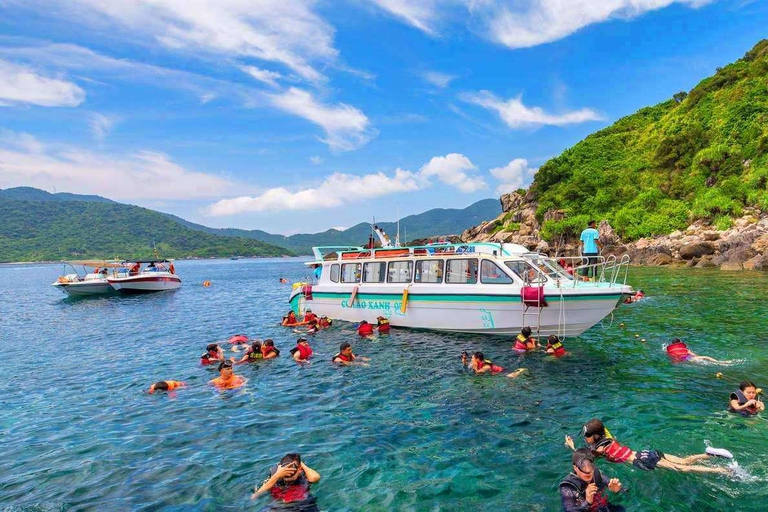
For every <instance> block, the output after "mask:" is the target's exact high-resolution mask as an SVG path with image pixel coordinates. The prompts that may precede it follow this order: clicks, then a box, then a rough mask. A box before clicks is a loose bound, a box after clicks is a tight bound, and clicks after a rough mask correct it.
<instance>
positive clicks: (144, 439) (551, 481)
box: [0, 260, 768, 511]
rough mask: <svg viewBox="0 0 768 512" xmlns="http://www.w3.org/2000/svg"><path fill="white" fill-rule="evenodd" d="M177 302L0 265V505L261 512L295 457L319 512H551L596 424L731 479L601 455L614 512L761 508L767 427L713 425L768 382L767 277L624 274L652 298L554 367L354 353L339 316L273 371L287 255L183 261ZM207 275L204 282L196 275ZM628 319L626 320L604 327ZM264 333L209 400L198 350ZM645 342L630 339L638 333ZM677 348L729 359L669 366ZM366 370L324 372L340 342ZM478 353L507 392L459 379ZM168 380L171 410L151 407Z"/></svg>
mask: <svg viewBox="0 0 768 512" xmlns="http://www.w3.org/2000/svg"><path fill="white" fill-rule="evenodd" d="M177 271H178V272H179V274H180V275H181V276H182V279H184V286H183V287H182V288H181V289H180V290H178V291H176V292H172V293H168V294H156V295H149V296H131V297H112V298H97V299H78V300H73V299H66V298H63V296H62V295H61V293H60V292H58V291H57V290H54V289H53V288H52V287H51V286H50V283H51V282H53V281H54V280H55V278H56V277H57V275H59V273H60V272H61V266H58V265H50V266H43V265H41V266H0V283H3V284H2V289H3V292H4V293H3V294H2V298H0V332H2V349H3V352H4V354H3V356H4V357H2V359H0V371H1V372H2V375H4V376H5V378H4V379H2V381H0V397H1V398H0V401H1V402H2V407H1V408H0V440H1V445H2V450H3V457H2V458H0V506H5V507H7V506H15V507H21V508H26V507H30V508H35V509H39V510H54V509H55V510H58V509H89V508H93V509H102V510H105V509H112V510H127V509H147V510H155V509H168V510H187V509H203V510H224V509H240V508H243V507H254V508H257V509H258V508H261V507H263V506H265V505H267V504H268V503H269V498H268V497H264V498H261V499H260V500H258V501H257V502H255V503H253V502H251V501H250V500H249V495H250V493H251V492H252V490H253V486H254V485H255V484H256V483H259V482H261V481H262V480H263V479H264V478H265V476H266V474H267V471H268V468H269V466H270V465H271V464H274V463H275V462H276V461H277V460H278V459H279V458H280V457H282V455H284V454H285V453H287V452H291V451H297V452H300V453H301V454H302V455H303V457H304V459H305V461H306V462H307V463H308V464H309V465H310V466H311V467H313V468H315V469H316V470H317V471H319V472H320V474H321V475H322V480H321V482H320V483H319V484H317V485H315V486H313V494H314V495H315V496H316V497H317V499H318V504H319V506H320V508H321V509H322V510H474V509H477V508H478V507H484V508H485V509H486V510H534V511H536V510H557V509H558V508H559V503H560V502H559V496H558V493H557V486H558V483H559V481H560V479H561V478H562V477H564V476H565V475H566V474H567V473H568V472H569V471H570V463H569V461H570V453H569V451H568V450H567V449H566V448H564V447H563V445H562V439H563V436H564V435H565V434H567V433H570V434H572V435H576V434H578V431H579V429H580V426H581V425H582V424H583V423H584V422H585V421H587V420H588V419H590V418H592V417H602V418H603V419H604V421H605V422H606V424H607V426H608V427H609V428H610V430H611V432H612V433H613V434H614V435H615V436H616V437H618V438H619V439H620V440H622V441H623V442H624V443H625V444H628V445H630V446H631V447H633V448H634V449H641V448H644V447H648V446H652V447H654V448H657V449H659V450H661V451H665V452H669V453H672V454H675V455H688V454H693V453H700V452H701V451H702V450H703V449H704V440H705V439H709V440H711V442H712V444H714V445H715V446H724V447H727V448H729V449H731V451H733V452H734V454H735V455H736V458H737V460H738V462H739V465H740V466H741V467H742V468H743V469H744V471H745V472H746V473H747V475H746V478H742V479H739V480H736V479H729V478H724V477H720V476H701V475H693V474H681V473H673V472H669V471H665V470H657V471H655V472H640V471H638V470H635V469H633V468H631V467H624V466H619V465H615V464H612V465H610V464H607V463H605V462H601V463H600V467H601V469H602V470H603V471H604V472H605V473H607V474H608V475H611V476H617V477H619V478H621V480H622V481H623V482H624V484H625V486H627V487H628V488H629V491H628V492H626V493H624V494H623V495H622V496H621V497H620V499H618V500H615V502H616V503H621V504H623V505H625V506H626V507H627V508H628V510H643V511H646V510H665V511H666V510H693V509H698V510H724V509H726V508H734V509H738V510H760V509H763V510H764V508H765V507H764V505H763V504H764V502H765V500H766V499H767V498H768V488H766V481H768V480H767V478H768V450H767V448H768V440H766V434H767V433H768V429H766V421H765V419H763V418H755V419H744V418H741V417H738V416H735V415H729V414H726V413H725V412H724V410H725V406H726V403H727V399H728V394H729V392H730V391H731V389H732V388H733V387H734V385H733V384H732V383H731V382H728V381H726V380H723V379H716V378H715V373H716V372H718V371H720V372H722V373H723V374H724V375H725V377H727V378H731V379H735V380H739V379H741V378H743V377H750V378H752V379H754V380H755V381H757V383H758V385H759V386H763V387H766V388H768V365H766V360H767V357H766V351H765V350H764V344H765V341H766V330H767V327H768V325H767V322H766V298H768V275H766V274H747V273H734V274H731V273H726V272H721V271H718V270H714V271H711V272H709V271H700V270H696V271H693V270H688V269H681V270H669V269H632V270H631V276H630V281H631V284H633V285H634V286H636V287H640V288H643V289H644V290H645V291H646V293H647V294H648V296H649V298H648V299H646V300H645V301H644V302H641V303H638V304H634V305H631V306H626V307H621V308H620V309H619V310H618V311H617V312H616V313H615V315H614V318H613V319H611V318H608V319H606V321H605V323H604V325H603V326H596V327H595V328H593V329H591V330H590V331H589V332H587V333H585V334H584V335H582V336H581V337H580V338H576V339H569V340H567V341H566V347H567V348H568V350H569V351H570V352H571V354H570V356H568V357H566V358H564V359H562V360H559V361H554V360H551V359H549V358H547V357H544V356H542V355H540V354H536V355H527V356H524V357H518V356H516V355H514V354H513V353H512V351H511V350H510V345H511V342H510V340H506V339H504V338H498V337H497V338H493V337H480V336H472V335H457V334H436V333H431V332H414V331H405V330H393V332H392V333H391V334H390V335H389V336H386V337H381V338H379V339H376V340H357V338H356V336H355V335H354V333H353V332H352V330H351V328H350V327H349V325H348V324H346V325H345V324H343V323H342V324H341V325H339V326H334V328H332V329H331V330H328V331H324V332H321V333H320V334H318V335H317V336H315V337H314V338H313V339H312V340H311V343H312V346H313V348H314V350H315V358H314V361H313V362H312V364H309V365H306V366H299V365H297V364H295V363H293V362H292V361H291V360H290V359H289V358H288V357H287V355H288V349H290V348H291V347H292V346H293V345H294V341H295V337H296V335H294V334H293V333H292V332H290V331H288V330H286V329H284V328H282V327H278V326H277V325H276V324H277V322H278V321H279V319H280V317H281V315H282V314H283V313H284V312H285V311H286V310H287V309H288V305H287V302H286V301H287V298H288V294H289V291H290V287H289V286H287V285H280V284H278V277H280V276H285V277H287V278H289V279H290V280H292V281H293V280H298V279H300V278H301V277H302V276H303V275H305V274H306V271H305V269H304V267H303V265H302V264H301V262H300V261H298V260H239V261H229V260H225V261H221V260H216V261H195V262H183V261H182V262H178V264H177ZM204 280H211V281H212V286H211V287H210V288H204V287H202V286H201V283H202V281H204ZM622 322H623V323H625V324H626V328H624V329H622V328H620V327H619V324H620V323H622ZM241 332H243V333H247V334H249V335H251V336H258V337H261V338H265V337H272V338H273V339H275V341H276V345H277V346H278V347H279V348H281V349H282V350H283V353H282V355H281V357H280V358H279V359H277V360H274V361H267V362H263V363H262V364H259V365H253V366H249V365H242V366H238V367H236V369H237V372H238V373H240V374H242V375H244V376H246V377H247V378H248V379H249V382H248V384H247V386H246V387H245V389H244V390H241V391H234V392H227V393H218V392H215V391H212V390H211V389H208V388H207V386H206V382H207V381H208V380H209V379H211V378H213V377H214V376H215V375H214V371H212V370H210V369H207V368H203V367H200V366H199V364H198V361H199V355H200V354H201V353H202V352H203V351H204V347H205V345H206V344H207V343H209V342H213V341H220V340H224V339H226V338H227V337H228V336H229V335H231V334H234V333H241ZM634 334H640V335H641V336H642V337H643V338H645V339H646V340H647V341H646V342H645V343H642V342H640V341H639V339H636V338H635V337H634ZM673 336H680V337H682V338H683V339H684V340H686V341H688V342H689V345H690V346H691V349H692V350H694V351H695V352H697V353H700V354H704V355H710V356H713V357H716V358H722V359H739V360H740V362H738V363H737V364H735V365H733V366H728V367H715V366H701V365H692V364H677V365H673V364H670V362H669V361H668V359H667V358H666V355H665V353H664V351H663V345H664V343H666V342H668V340H669V339H670V338H672V337H673ZM348 340H352V342H353V346H355V348H356V352H357V353H358V354H360V355H366V356H369V357H370V358H371V365H370V366H369V367H362V366H356V367H347V368H336V367H334V366H333V365H331V364H330V363H329V359H330V357H331V356H332V355H333V354H335V353H336V351H337V349H338V345H339V343H340V342H342V341H348ZM464 349H466V350H477V349H480V350H482V351H483V352H485V353H486V355H487V356H488V357H491V358H493V359H494V362H495V363H497V364H501V365H503V366H504V367H505V369H508V370H512V369H515V368H517V367H520V366H524V367H526V368H528V369H529V370H530V371H529V373H528V375H527V376H525V377H523V378H521V379H518V380H509V379H506V378H504V377H487V376H486V377H475V376H472V375H469V374H467V373H464V372H463V371H462V370H461V365H460V361H459V354H460V353H461V351H462V350H464ZM161 379H173V380H184V381H186V382H187V383H188V384H189V388H187V389H183V390H181V391H179V392H178V393H177V394H176V396H175V397H170V396H168V395H164V394H160V395H158V394H156V395H148V394H146V392H145V390H146V388H147V387H148V386H149V385H150V384H151V383H153V382H155V381H157V380H161Z"/></svg>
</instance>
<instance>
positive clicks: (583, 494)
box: [560, 448, 625, 512]
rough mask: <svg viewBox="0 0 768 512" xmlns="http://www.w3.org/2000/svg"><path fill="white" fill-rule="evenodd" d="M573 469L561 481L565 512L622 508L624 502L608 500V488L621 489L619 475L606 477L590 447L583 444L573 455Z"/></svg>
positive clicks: (610, 511) (606, 511)
mask: <svg viewBox="0 0 768 512" xmlns="http://www.w3.org/2000/svg"><path fill="white" fill-rule="evenodd" d="M571 463H572V464H573V472H571V473H570V474H569V475H568V476H566V477H565V478H564V479H563V481H562V482H560V501H561V503H562V504H563V511H564V512H580V511H586V510H589V511H596V512H621V511H623V510H625V509H624V507H622V506H621V505H612V504H610V503H608V499H607V498H606V496H605V491H606V489H608V490H610V491H611V492H615V493H617V492H620V491H621V482H620V481H619V479H618V478H611V479H610V480H609V479H606V478H605V477H604V476H603V475H602V473H600V470H599V469H597V468H596V467H595V459H594V457H593V456H592V454H591V453H589V450H587V449H585V448H581V449H579V450H576V451H575V452H574V453H573V457H572V458H571Z"/></svg>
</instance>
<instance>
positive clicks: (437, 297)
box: [312, 292, 621, 303]
mask: <svg viewBox="0 0 768 512" xmlns="http://www.w3.org/2000/svg"><path fill="white" fill-rule="evenodd" d="M350 295H351V293H346V292H312V298H313V299H314V298H317V299H344V298H349V296H350ZM620 297H621V292H618V293H615V294H599V295H597V294H595V295H575V296H569V295H564V296H563V298H564V300H566V301H574V300H618V299H619V298H620ZM356 298H357V299H358V300H386V301H392V300H400V299H402V293H358V294H357V297H356ZM546 300H549V301H551V302H555V301H559V300H560V297H559V296H548V297H546ZM408 302H474V303H479V302H494V303H500V302H506V303H520V302H521V299H520V296H519V295H458V294H457V295H447V294H426V293H424V294H422V293H409V295H408Z"/></svg>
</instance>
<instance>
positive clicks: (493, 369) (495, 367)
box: [483, 359, 504, 373]
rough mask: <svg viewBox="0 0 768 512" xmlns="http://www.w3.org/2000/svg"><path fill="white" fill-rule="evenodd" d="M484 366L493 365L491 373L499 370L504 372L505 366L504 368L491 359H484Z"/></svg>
mask: <svg viewBox="0 0 768 512" xmlns="http://www.w3.org/2000/svg"><path fill="white" fill-rule="evenodd" d="M483 366H490V367H491V373H499V372H503V371H504V368H502V367H501V366H496V365H495V364H493V363H492V362H491V360H490V359H486V360H484V361H483Z"/></svg>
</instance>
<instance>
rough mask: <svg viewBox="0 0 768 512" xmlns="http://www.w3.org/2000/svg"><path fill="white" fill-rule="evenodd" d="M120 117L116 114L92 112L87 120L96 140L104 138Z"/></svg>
mask: <svg viewBox="0 0 768 512" xmlns="http://www.w3.org/2000/svg"><path fill="white" fill-rule="evenodd" d="M119 120H120V119H119V118H118V117H117V116H107V115H104V114H98V113H94V114H91V118H90V120H89V121H88V122H89V124H90V125H91V133H93V137H94V138H95V139H96V140H100V141H101V140H104V139H105V138H106V137H107V135H109V133H110V132H111V131H112V128H114V127H115V124H117V122H118V121H119Z"/></svg>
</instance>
